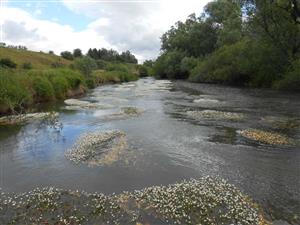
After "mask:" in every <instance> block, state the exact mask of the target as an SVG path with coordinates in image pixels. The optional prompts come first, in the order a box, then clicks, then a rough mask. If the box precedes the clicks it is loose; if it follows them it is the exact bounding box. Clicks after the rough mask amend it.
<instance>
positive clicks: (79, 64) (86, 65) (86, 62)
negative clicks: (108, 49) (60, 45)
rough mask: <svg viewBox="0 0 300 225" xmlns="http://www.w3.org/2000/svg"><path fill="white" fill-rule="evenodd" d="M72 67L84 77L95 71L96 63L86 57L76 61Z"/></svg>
mask: <svg viewBox="0 0 300 225" xmlns="http://www.w3.org/2000/svg"><path fill="white" fill-rule="evenodd" d="M74 65H75V68H76V69H78V70H79V71H80V72H82V73H83V74H84V75H85V76H90V75H91V74H92V72H93V70H96V69H97V63H96V61H95V60H94V59H92V58H91V57H88V56H85V57H82V58H78V59H76V60H75V63H74Z"/></svg>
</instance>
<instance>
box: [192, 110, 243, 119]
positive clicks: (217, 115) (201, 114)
mask: <svg viewBox="0 0 300 225" xmlns="http://www.w3.org/2000/svg"><path fill="white" fill-rule="evenodd" d="M186 113H187V115H188V116H190V117H192V118H193V119H225V120H241V119H243V118H244V115H243V114H242V113H235V112H224V111H217V110H201V111H200V110H195V111H187V112H186Z"/></svg>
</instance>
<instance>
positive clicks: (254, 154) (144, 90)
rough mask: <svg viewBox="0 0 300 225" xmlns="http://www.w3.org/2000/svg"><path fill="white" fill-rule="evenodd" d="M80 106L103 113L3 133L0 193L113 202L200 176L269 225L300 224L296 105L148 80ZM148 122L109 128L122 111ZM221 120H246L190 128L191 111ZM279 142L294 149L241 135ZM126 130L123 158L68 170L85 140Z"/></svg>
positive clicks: (274, 95) (70, 113)
mask: <svg viewBox="0 0 300 225" xmlns="http://www.w3.org/2000/svg"><path fill="white" fill-rule="evenodd" d="M81 100H86V101H90V102H93V103H96V104H101V105H105V106H107V108H106V109H101V108H98V109H73V110H71V109H70V108H68V107H66V106H65V105H64V104H59V105H57V106H56V107H55V108H56V110H58V111H59V113H60V116H59V124H61V126H53V124H49V123H45V122H39V121H35V122H32V123H29V124H26V125H23V126H5V127H1V128H0V148H1V149H0V167H1V171H0V172H1V173H0V187H1V188H2V189H3V191H6V192H24V191H29V190H31V189H33V188H35V187H41V186H55V187H59V188H65V189H79V190H85V191H89V192H94V191H97V192H103V193H108V194H109V193H113V192H115V193H119V192H121V191H124V190H129V191H130V190H134V189H140V188H143V187H147V186H152V185H158V184H169V183H174V182H176V181H180V180H182V179H189V178H198V177H202V176H205V175H212V176H221V177H223V178H225V179H227V180H228V181H229V182H230V183H232V184H235V185H236V186H238V187H239V188H240V189H242V190H243V192H245V193H246V194H248V195H250V196H251V197H252V198H253V199H255V200H256V201H257V202H259V203H260V204H261V205H262V206H263V208H264V210H265V212H266V213H267V214H268V215H269V217H270V218H271V219H272V220H280V221H287V222H289V223H291V224H292V223H294V224H297V223H300V219H299V217H300V216H299V212H300V193H299V192H300V191H299V190H300V151H299V150H300V149H299V143H298V140H299V139H300V126H298V125H299V124H300V96H299V95H295V94H283V93H278V92H274V91H268V90H254V89H240V88H232V87H222V86H217V85H206V84H190V83H186V82H174V83H171V82H168V81H157V80H154V79H151V78H147V79H141V80H139V81H137V82H130V83H125V84H116V85H106V86H101V87H98V88H96V89H94V90H92V91H91V92H89V93H88V94H87V95H86V96H84V97H82V98H81ZM128 106H133V107H137V108H139V109H142V110H143V111H144V112H143V113H142V114H141V115H140V116H137V117H131V118H123V119H122V118H113V117H112V116H111V115H113V114H115V113H118V112H120V110H121V109H122V107H128ZM194 110H217V111H225V112H235V113H240V114H242V115H244V118H243V119H242V120H237V121H232V120H226V119H220V118H217V119H214V118H209V119H207V118H206V119H205V118H204V119H201V118H200V119H195V118H190V117H189V116H188V115H187V113H186V112H187V111H194ZM248 128H256V129H262V130H267V131H273V132H278V133H281V134H284V135H286V136H288V137H289V138H290V139H291V140H293V141H294V144H293V145H290V146H270V145H265V144H260V143H257V142H255V141H251V140H247V139H246V138H243V137H242V136H240V135H239V132H238V131H239V130H243V129H248ZM116 129H117V130H122V131H124V132H125V133H126V135H127V138H128V145H129V149H128V152H127V153H126V157H125V158H122V159H120V160H119V161H117V162H115V163H113V164H111V165H105V166H99V167H88V166H86V165H84V164H74V163H72V162H70V161H69V160H68V159H67V158H66V157H65V156H64V153H65V151H67V150H68V149H70V148H71V147H72V146H73V144H74V142H75V141H76V139H77V138H78V137H79V136H80V135H81V134H83V133H86V132H93V131H102V130H103V131H106V130H116Z"/></svg>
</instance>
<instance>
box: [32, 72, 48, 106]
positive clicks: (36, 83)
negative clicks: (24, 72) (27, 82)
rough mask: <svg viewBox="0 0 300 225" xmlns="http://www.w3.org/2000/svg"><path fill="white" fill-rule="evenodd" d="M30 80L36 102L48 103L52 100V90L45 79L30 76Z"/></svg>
mask: <svg viewBox="0 0 300 225" xmlns="http://www.w3.org/2000/svg"><path fill="white" fill-rule="evenodd" d="M31 80H32V85H33V89H34V92H35V97H36V99H37V101H49V100H53V99H54V89H53V87H52V84H51V83H50V81H49V80H48V79H47V78H46V77H44V76H32V77H31Z"/></svg>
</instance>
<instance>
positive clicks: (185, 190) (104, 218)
mask: <svg viewBox="0 0 300 225" xmlns="http://www.w3.org/2000/svg"><path fill="white" fill-rule="evenodd" d="M0 209H1V210H0V223H1V224H74V225H75V224H156V225H157V224H206V225H212V224H240V225H259V224H262V223H261V221H262V219H261V216H260V214H259V210H258V209H257V207H256V206H255V204H253V202H252V201H251V199H249V198H248V197H247V196H246V195H244V194H243V193H241V192H240V191H239V190H238V189H237V188H236V187H234V186H233V185H230V184H228V183H227V182H226V181H225V180H223V179H219V178H218V179H214V178H211V177H204V178H201V179H199V180H190V181H183V182H180V183H176V184H172V185H168V186H154V187H149V188H145V189H142V190H138V191H133V192H123V193H121V194H119V195H110V196H106V195H103V194H97V193H94V194H89V193H86V192H79V191H66V190H61V189H55V188H44V189H35V190H33V191H30V192H26V193H23V194H17V195H14V196H9V195H6V194H4V193H2V194H1V195H0Z"/></svg>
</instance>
